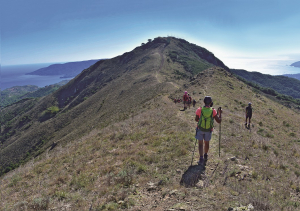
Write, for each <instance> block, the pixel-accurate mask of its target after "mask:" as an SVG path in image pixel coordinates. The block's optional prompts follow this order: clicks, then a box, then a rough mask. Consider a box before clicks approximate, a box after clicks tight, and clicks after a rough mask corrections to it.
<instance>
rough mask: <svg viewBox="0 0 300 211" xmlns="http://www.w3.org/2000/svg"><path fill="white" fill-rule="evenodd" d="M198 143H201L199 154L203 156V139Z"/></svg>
mask: <svg viewBox="0 0 300 211" xmlns="http://www.w3.org/2000/svg"><path fill="white" fill-rule="evenodd" d="M198 143H199V147H198V149H199V155H200V157H201V156H203V140H198Z"/></svg>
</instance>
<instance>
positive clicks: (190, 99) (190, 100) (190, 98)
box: [188, 94, 192, 109]
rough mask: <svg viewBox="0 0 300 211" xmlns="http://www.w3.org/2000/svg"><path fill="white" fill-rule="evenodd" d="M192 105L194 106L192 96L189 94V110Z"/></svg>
mask: <svg viewBox="0 0 300 211" xmlns="http://www.w3.org/2000/svg"><path fill="white" fill-rule="evenodd" d="M191 104H192V97H191V96H190V94H188V106H189V109H190V107H191Z"/></svg>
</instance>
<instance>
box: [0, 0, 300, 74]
mask: <svg viewBox="0 0 300 211" xmlns="http://www.w3.org/2000/svg"><path fill="white" fill-rule="evenodd" d="M16 5H17V6H16ZM299 7H300V2H299V1H296V0H288V1H280V0H275V1H270V0H266V1H258V0H254V1H247V0H246V1H239V0H228V1H223V0H216V1H201V0H200V1H199V0H190V1H187V2H183V1H178V0H172V1H171V0H165V1H157V0H151V1H150V0H144V1H136V0H128V1H121V0H110V1H108V0H103V1H95V0H91V1H88V2H86V1H76V2H74V1H71V0H65V1H58V0H53V1H43V2H41V1H37V0H31V1H30V2H28V1H18V2H17V4H16V2H15V1H12V2H11V1H5V2H3V4H2V5H1V13H0V18H1V19H2V20H5V21H2V23H1V63H2V65H17V64H33V63H53V62H54V63H62V62H65V61H82V60H90V59H93V58H99V59H100V58H113V57H116V56H118V55H121V54H123V53H125V52H129V51H131V50H133V49H134V48H135V47H136V46H139V45H140V44H141V43H145V42H147V40H148V39H154V38H155V37H158V36H161V37H166V36H174V37H177V38H182V39H185V40H187V41H188V42H190V43H194V44H196V45H198V46H201V47H204V48H206V49H207V50H209V51H211V52H212V53H213V54H214V55H215V56H216V57H217V58H219V59H220V60H222V61H223V62H224V63H225V64H226V65H227V66H228V67H230V68H235V69H246V70H248V71H264V70H265V68H264V65H265V64H263V63H261V65H262V66H257V65H256V66H255V67H252V65H249V63H250V64H251V60H255V61H259V60H269V61H271V60H273V61H276V60H280V61H300V44H299V38H298V37H299V36H298V35H299V34H300V13H299V12H298V8H299ZM233 58H235V59H233ZM240 58H248V59H246V60H243V59H240ZM275 63H276V62H275ZM275 63H274V62H273V64H275ZM268 71H272V70H268ZM268 74H273V73H272V72H269V73H268Z"/></svg>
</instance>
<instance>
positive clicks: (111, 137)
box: [0, 68, 300, 210]
mask: <svg viewBox="0 0 300 211" xmlns="http://www.w3.org/2000/svg"><path fill="white" fill-rule="evenodd" d="M164 71H165V70H162V72H161V73H158V74H166V73H164ZM162 78H163V77H162ZM184 83H185V82H184V81H178V82H176V81H172V83H170V86H165V87H162V88H163V90H166V89H168V90H169V92H168V93H166V94H163V93H165V92H162V94H160V95H157V96H156V97H154V98H153V99H151V100H147V101H145V102H141V103H139V105H138V107H136V110H132V111H131V113H130V112H129V113H128V112H127V113H124V117H122V118H121V117H120V118H119V121H111V122H115V123H110V122H109V124H107V126H103V124H102V123H101V124H100V123H99V124H96V120H95V119H96V118H95V119H91V121H92V122H93V123H95V124H93V125H94V129H93V130H91V132H89V133H87V134H85V135H84V136H82V137H77V138H75V141H73V142H68V141H65V142H60V143H59V144H58V146H57V147H55V148H54V149H53V150H51V151H46V152H45V153H43V154H41V155H40V156H38V157H37V158H35V159H32V160H30V161H29V162H27V163H26V164H25V165H23V166H21V167H19V168H18V169H16V170H14V171H12V172H9V173H7V174H6V175H4V176H2V177H1V181H0V197H1V200H0V207H1V210H118V209H128V210H168V209H175V210H179V209H186V210H227V209H228V208H229V207H238V206H241V205H247V204H249V203H251V204H252V205H253V206H254V207H255V210H297V209H299V207H300V196H299V187H300V173H299V154H300V144H299V137H300V134H299V131H298V128H299V126H300V125H299V124H300V121H299V118H300V116H299V114H298V113H296V112H294V111H293V110H291V109H288V108H286V107H283V106H282V105H280V104H278V103H275V102H273V101H271V100H269V99H268V98H267V97H265V96H263V95H261V94H257V93H254V92H252V89H251V88H250V87H247V86H246V85H245V84H243V83H241V82H240V81H238V80H237V79H235V78H233V77H231V76H230V75H229V74H228V73H227V72H225V71H223V70H221V69H219V68H211V69H209V70H206V71H205V72H204V73H203V74H199V75H198V77H197V78H196V79H195V80H192V81H191V82H190V83H188V84H186V85H185V87H184V86H183V84H184ZM157 87H159V86H157ZM176 87H178V89H176ZM183 87H184V88H183ZM185 89H186V90H188V91H189V92H190V93H193V94H192V97H193V98H195V99H196V100H197V101H199V100H200V99H201V100H200V102H202V100H203V98H204V96H205V95H211V96H212V98H213V100H214V107H215V108H217V107H219V106H222V108H223V111H224V113H223V122H222V125H221V129H222V139H221V157H218V153H219V151H218V150H219V145H218V141H219V125H218V124H217V123H216V125H215V126H216V127H215V131H214V133H213V139H212V141H211V145H210V151H209V161H208V164H207V166H206V171H205V176H204V177H203V178H202V180H201V181H200V182H199V183H198V184H197V185H196V187H194V188H185V187H182V186H180V185H179V182H180V179H181V176H182V174H183V172H184V171H185V170H186V169H187V168H188V166H189V165H190V162H191V158H192V153H193V149H194V143H195V139H194V132H195V130H194V127H195V125H196V123H195V122H194V117H195V111H196V108H191V109H188V110H187V111H185V112H182V111H180V110H179V109H182V104H174V103H173V102H172V100H171V99H169V98H168V97H169V96H176V97H177V96H181V95H182V93H183V91H185ZM124 90H125V89H124ZM95 98H96V97H95ZM99 98H100V97H99ZM90 100H92V98H91V99H90ZM249 101H251V102H252V103H253V108H254V109H253V118H252V122H253V127H251V130H248V129H245V128H244V125H243V123H244V109H245V105H246V104H247V103H248V102H249ZM105 102H107V101H105ZM200 104H201V103H200ZM200 104H197V106H196V107H199V106H200ZM104 106H108V105H104ZM102 108H104V107H102ZM102 108H101V109H102ZM106 108H108V107H106ZM88 112H91V113H93V112H95V111H94V110H91V111H88ZM80 129H81V130H83V129H84V128H80ZM74 136H75V135H74V134H73V135H72V138H74ZM67 138H68V135H66V136H65V137H64V139H67ZM198 158H199V155H198V153H197V152H196V155H195V158H194V164H196V161H197V159H198Z"/></svg>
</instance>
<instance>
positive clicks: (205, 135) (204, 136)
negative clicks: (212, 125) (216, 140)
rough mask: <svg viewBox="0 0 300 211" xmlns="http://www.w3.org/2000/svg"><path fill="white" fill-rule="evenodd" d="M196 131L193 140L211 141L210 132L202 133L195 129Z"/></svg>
mask: <svg viewBox="0 0 300 211" xmlns="http://www.w3.org/2000/svg"><path fill="white" fill-rule="evenodd" d="M196 130H197V133H196V136H195V138H196V139H198V140H200V141H202V140H204V141H210V140H211V134H212V132H202V131H201V130H199V129H196Z"/></svg>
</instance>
